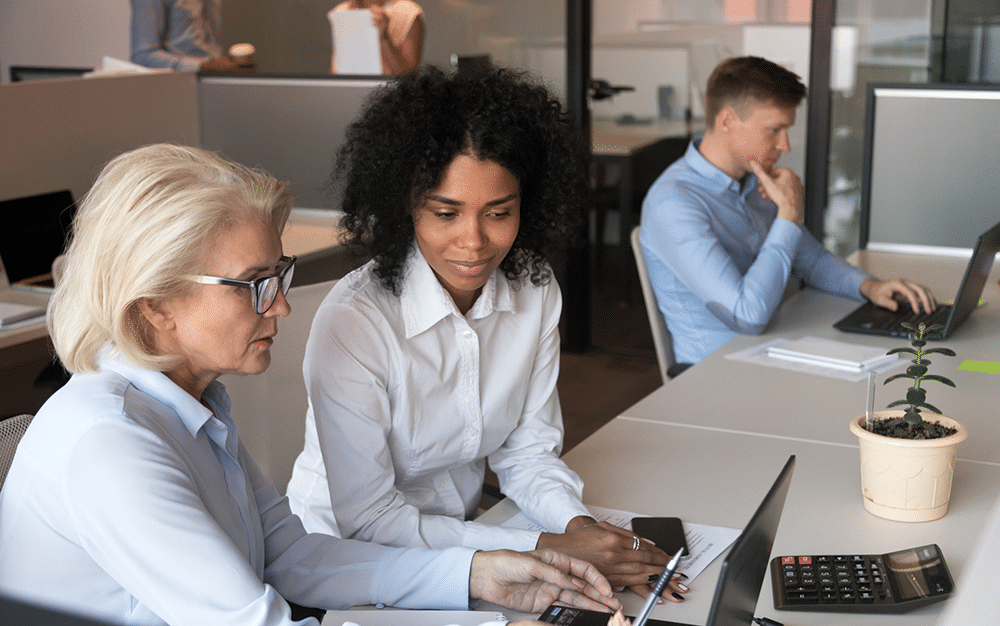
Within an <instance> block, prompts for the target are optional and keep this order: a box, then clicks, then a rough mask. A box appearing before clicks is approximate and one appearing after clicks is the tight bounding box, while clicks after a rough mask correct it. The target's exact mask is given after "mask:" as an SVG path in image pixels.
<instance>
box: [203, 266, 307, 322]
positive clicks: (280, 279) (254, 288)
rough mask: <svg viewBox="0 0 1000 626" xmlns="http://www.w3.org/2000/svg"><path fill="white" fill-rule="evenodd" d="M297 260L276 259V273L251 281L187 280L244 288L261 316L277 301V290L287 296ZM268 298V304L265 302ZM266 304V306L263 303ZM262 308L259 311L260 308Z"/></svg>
mask: <svg viewBox="0 0 1000 626" xmlns="http://www.w3.org/2000/svg"><path fill="white" fill-rule="evenodd" d="M297 259H298V257H296V256H295V255H294V254H293V255H292V256H283V257H281V258H280V259H278V263H277V266H276V271H275V273H274V274H271V275H269V276H261V277H259V278H254V279H253V280H237V279H235V278H223V277H221V276H205V275H196V276H188V279H189V280H192V281H194V282H196V283H200V284H202V285H230V286H233V287H246V288H247V289H249V290H250V303H251V306H253V309H254V311H255V312H256V313H257V315H263V314H265V313H267V312H268V311H270V310H271V307H272V306H274V301H275V300H277V299H278V289H281V292H282V293H284V294H286V295H287V294H288V290H289V288H291V286H292V277H293V276H294V275H295V261H296V260H297ZM273 285H276V286H275V287H273V289H274V291H273V293H271V294H268V289H269V288H272V286H273ZM268 298H270V302H267V300H268ZM265 302H267V306H264V303H265ZM262 306H263V307H264V308H263V310H261V307H262Z"/></svg>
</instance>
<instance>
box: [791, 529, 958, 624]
mask: <svg viewBox="0 0 1000 626" xmlns="http://www.w3.org/2000/svg"><path fill="white" fill-rule="evenodd" d="M771 585H772V587H773V591H774V608H776V609H784V610H791V611H842V612H855V613H899V612H903V611H908V610H910V609H914V608H917V607H920V606H924V605H927V604H931V603H933V602H939V601H941V600H944V599H945V598H947V597H948V596H949V595H950V594H951V593H952V591H954V589H955V584H954V582H953V581H952V578H951V573H950V572H949V571H948V566H947V564H946V563H945V562H944V555H943V554H942V553H941V549H940V548H939V547H938V546H937V545H936V544H930V545H926V546H920V547H919V548H910V549H907V550H900V551H898V552H890V553H888V554H855V555H832V556H831V555H815V556H806V555H799V556H778V557H775V558H774V559H772V560H771Z"/></svg>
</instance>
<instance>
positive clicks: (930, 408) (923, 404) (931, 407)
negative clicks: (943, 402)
mask: <svg viewBox="0 0 1000 626" xmlns="http://www.w3.org/2000/svg"><path fill="white" fill-rule="evenodd" d="M917 406H921V407H923V408H925V409H927V410H928V411H930V412H931V413H937V414H938V415H941V409H939V408H937V407H936V406H934V405H933V404H927V403H926V402H921V403H920V404H918V405H917Z"/></svg>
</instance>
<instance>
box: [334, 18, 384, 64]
mask: <svg viewBox="0 0 1000 626" xmlns="http://www.w3.org/2000/svg"><path fill="white" fill-rule="evenodd" d="M330 26H331V29H332V33H333V49H334V62H335V63H336V64H337V73H338V74H381V73H382V57H381V53H380V52H379V48H378V28H376V27H375V25H374V24H373V23H372V12H371V11H369V10H368V9H356V10H353V11H335V12H334V13H333V19H332V20H331V21H330Z"/></svg>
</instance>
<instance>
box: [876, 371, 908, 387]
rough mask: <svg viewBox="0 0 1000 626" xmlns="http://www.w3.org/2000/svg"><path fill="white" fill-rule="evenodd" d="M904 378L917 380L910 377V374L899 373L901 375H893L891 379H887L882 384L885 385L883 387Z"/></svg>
mask: <svg viewBox="0 0 1000 626" xmlns="http://www.w3.org/2000/svg"><path fill="white" fill-rule="evenodd" d="M902 378H908V379H910V380H915V379H914V378H913V376H910V375H909V374H903V373H899V374H893V375H892V376H890V377H889V378H886V379H885V380H884V381H882V384H883V385H888V384H889V383H891V382H892V381H894V380H900V379H902Z"/></svg>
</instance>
